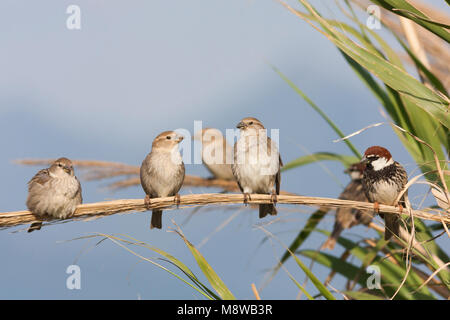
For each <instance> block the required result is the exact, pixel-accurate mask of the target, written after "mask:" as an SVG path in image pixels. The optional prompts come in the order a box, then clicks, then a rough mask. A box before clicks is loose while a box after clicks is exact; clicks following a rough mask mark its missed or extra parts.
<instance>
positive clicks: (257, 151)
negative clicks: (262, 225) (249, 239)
mask: <svg viewBox="0 0 450 320" xmlns="http://www.w3.org/2000/svg"><path fill="white" fill-rule="evenodd" d="M237 128H239V129H240V133H241V136H240V138H239V140H238V141H237V142H236V143H235V145H234V162H233V165H232V166H231V168H232V170H233V174H234V177H235V178H236V181H237V183H238V185H239V188H240V189H241V191H242V192H243V193H244V197H245V200H244V201H245V202H246V201H247V200H248V198H249V197H250V196H249V195H250V194H251V193H260V194H272V200H273V202H274V203H275V202H276V196H277V195H279V194H280V184H281V174H280V168H281V166H282V165H283V164H282V162H281V157H280V154H279V152H278V148H277V146H276V145H275V143H272V140H271V139H270V138H269V137H268V136H267V132H266V130H265V128H264V126H263V125H262V123H261V122H260V121H259V120H258V119H256V118H252V117H249V118H244V119H242V120H241V121H240V122H239V123H238V125H237ZM267 214H270V215H276V214H277V210H276V209H275V206H274V204H260V205H259V217H260V218H264V217H265V216H266V215H267Z"/></svg>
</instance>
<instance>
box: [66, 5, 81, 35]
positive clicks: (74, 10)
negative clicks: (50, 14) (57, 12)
mask: <svg viewBox="0 0 450 320" xmlns="http://www.w3.org/2000/svg"><path fill="white" fill-rule="evenodd" d="M66 13H67V14H68V15H69V16H68V17H67V19H66V27H67V29H69V30H80V29H81V9H80V7H79V6H77V5H75V4H71V5H70V6H68V7H67V9H66Z"/></svg>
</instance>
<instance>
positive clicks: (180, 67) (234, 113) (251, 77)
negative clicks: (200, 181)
mask: <svg viewBox="0 0 450 320" xmlns="http://www.w3.org/2000/svg"><path fill="white" fill-rule="evenodd" d="M434 2H435V3H437V2H439V1H434ZM313 3H315V4H316V5H317V7H318V8H319V10H321V11H322V12H323V13H324V14H326V15H328V16H330V17H335V18H341V16H340V15H339V14H338V12H337V10H336V8H335V7H334V6H333V5H331V4H330V5H326V3H329V2H326V1H314V2H313ZM70 4H77V5H79V6H80V8H81V27H82V28H81V30H68V29H67V28H66V19H67V17H68V15H67V14H66V13H65V11H66V8H67V6H68V5H70ZM0 12H1V14H0V15H1V19H0V39H2V50H1V51H0V70H2V72H1V76H0V132H1V139H0V150H2V152H1V157H0V170H1V172H2V175H1V176H2V179H1V180H0V194H2V195H3V196H2V201H1V204H2V208H1V210H0V211H15V210H22V209H25V199H26V193H27V189H26V183H27V182H28V180H29V179H30V178H31V177H32V176H33V175H34V173H35V172H36V171H37V170H38V169H40V168H38V167H23V166H17V165H15V164H13V163H12V161H13V160H15V159H19V158H53V157H60V156H66V157H69V158H72V159H96V160H108V161H119V162H125V163H128V164H133V165H138V164H140V163H141V161H142V159H143V158H144V157H145V155H146V154H147V153H148V152H149V150H150V147H151V142H152V140H153V138H154V137H155V136H156V135H157V134H159V133H160V132H162V131H165V130H170V129H176V128H185V129H188V130H190V131H191V132H192V130H193V125H194V120H202V121H203V123H204V126H210V127H217V128H219V129H221V130H223V131H225V129H226V128H234V126H235V125H236V123H237V122H238V121H239V120H240V119H241V118H243V117H245V116H255V117H257V118H259V119H260V120H261V121H262V122H263V123H264V124H265V126H266V127H267V128H278V129H280V151H281V153H282V157H283V160H284V162H285V163H286V162H288V161H290V160H293V159H295V158H296V157H299V156H301V155H305V154H307V153H309V152H317V151H330V152H338V153H346V154H349V151H348V150H347V148H346V147H345V145H344V144H343V143H333V139H335V138H336V136H335V134H334V132H333V131H332V130H331V129H330V128H329V127H328V126H326V125H325V124H324V122H323V121H322V120H321V119H320V118H319V116H318V115H317V114H316V113H314V111H312V110H311V109H310V108H309V107H308V105H307V104H306V103H305V102H304V101H303V100H301V99H300V98H299V97H298V96H297V95H296V94H295V92H293V91H292V89H290V88H289V87H288V86H287V84H286V83H285V82H283V81H282V80H281V79H280V77H279V76H278V75H277V74H276V73H275V72H274V71H273V70H272V68H271V66H270V65H274V66H276V67H277V68H279V69H280V70H281V71H282V72H283V73H284V74H285V75H286V76H288V77H289V78H290V79H291V80H292V81H294V82H295V83H296V84H297V85H298V86H299V87H300V88H301V89H302V90H304V91H305V93H307V94H308V95H309V96H310V98H312V99H313V100H314V101H315V102H316V103H317V104H318V105H319V106H321V107H322V108H323V109H324V111H325V112H326V113H327V114H328V115H329V116H330V117H331V118H332V119H333V120H334V121H335V122H336V123H337V124H338V125H339V126H340V128H341V129H342V131H343V132H345V133H350V132H353V131H356V130H358V129H360V128H362V127H364V126H366V125H368V124H371V123H374V122H380V121H384V118H383V117H382V115H381V114H380V112H379V109H380V106H379V105H378V102H377V101H376V100H375V99H374V98H373V97H372V96H371V94H370V93H369V91H368V90H367V89H366V88H365V86H364V85H363V84H362V83H361V82H360V81H359V80H358V78H357V77H356V76H355V75H354V74H353V72H352V71H351V70H350V68H349V67H348V66H347V65H346V63H345V61H344V60H343V59H342V57H341V55H340V54H339V52H338V51H337V50H336V49H335V48H334V47H333V46H332V45H331V44H330V43H329V42H328V40H326V39H325V38H324V37H323V36H321V35H320V34H319V33H318V32H317V31H315V30H314V29H312V28H311V27H310V26H308V25H307V24H306V23H304V22H303V21H301V20H299V18H297V17H295V16H293V15H292V14H290V13H289V12H288V11H287V10H286V9H284V8H283V7H282V6H281V5H279V4H278V3H277V2H276V1H270V0H261V1H254V0H246V1H237V0H231V1H226V2H224V1H189V2H186V1H132V2H125V1H92V0H91V1H58V2H57V3H56V2H54V1H48V0H41V1H39V2H37V1H35V2H29V1H17V0H14V1H12V0H11V1H9V0H8V1H2V2H1V3H0ZM380 32H381V33H382V34H383V35H384V34H385V33H384V31H383V30H381V31H380ZM352 142H353V143H354V144H355V145H356V146H357V147H358V148H359V150H360V151H364V149H365V148H366V147H368V146H369V145H373V144H381V145H384V146H385V147H387V148H388V149H390V150H391V151H392V153H393V156H394V158H395V159H396V160H398V161H400V162H402V163H404V164H405V165H406V168H407V169H408V171H409V172H410V171H411V170H412V169H413V168H414V166H413V162H412V159H411V158H410V157H409V155H408V154H407V153H406V152H405V150H404V148H403V147H402V146H401V144H400V143H399V141H398V140H397V139H396V138H395V134H393V133H392V131H391V129H390V128H388V127H380V128H376V129H372V130H369V131H367V132H365V133H364V134H362V135H359V136H357V137H355V138H354V139H352ZM342 171H343V168H342V167H341V166H340V165H339V164H335V163H323V164H321V165H317V164H315V165H311V166H308V167H304V168H299V169H294V170H291V171H288V172H286V173H285V174H284V175H283V178H282V189H284V190H289V191H291V192H296V193H299V194H305V195H311V196H330V197H335V196H337V195H338V194H339V193H340V191H341V185H345V184H346V183H347V181H348V180H347V177H346V176H345V175H344V173H343V172H342ZM330 172H331V173H332V175H334V176H335V179H336V180H338V181H339V182H340V183H337V182H336V181H335V179H334V178H332V177H331V176H330ZM76 173H77V175H78V176H79V177H82V172H81V171H80V170H77V171H76ZM187 173H188V174H196V175H204V176H207V175H208V173H207V171H206V170H205V169H204V168H203V167H202V166H201V165H188V166H187ZM82 185H83V198H84V202H85V203H88V202H96V201H102V200H106V199H121V198H140V197H144V193H143V191H142V190H141V188H140V187H133V188H129V189H126V190H121V191H118V192H115V193H109V192H106V191H105V190H104V189H102V187H103V186H104V182H101V183H96V182H88V181H83V180H82ZM212 191H218V190H211V189H205V188H184V189H183V190H182V193H184V194H186V193H203V192H212ZM279 208H280V212H279V217H280V221H279V222H277V223H274V224H271V225H270V226H267V228H268V230H270V231H271V232H274V233H275V234H277V236H279V238H280V239H281V240H282V241H283V242H284V243H285V244H288V243H290V241H291V240H292V239H293V238H294V237H295V235H296V234H297V232H298V230H299V229H301V228H302V227H303V226H304V223H305V221H306V219H307V217H308V215H307V214H305V212H309V211H311V210H310V209H308V208H304V207H300V208H294V207H287V206H281V205H280V206H279ZM240 209H242V206H236V207H232V208H231V207H230V208H226V209H224V208H221V207H211V208H208V209H207V210H201V211H200V212H198V213H197V214H195V216H194V217H193V218H192V219H191V220H190V221H189V223H187V224H185V225H183V226H182V229H183V232H184V234H185V235H186V236H187V238H188V239H189V240H190V241H191V242H192V243H194V244H199V243H201V242H202V240H204V239H205V237H207V236H208V235H210V234H211V233H212V232H213V231H214V230H215V229H216V228H217V227H218V226H219V225H220V224H221V223H222V222H223V221H225V220H226V219H227V218H228V217H229V216H230V215H231V214H233V213H235V212H236V211H237V210H240ZM190 212H191V210H189V209H185V210H171V211H167V215H166V214H165V215H164V216H163V227H164V229H163V230H162V231H156V230H152V231H150V230H149V228H148V226H149V221H150V213H148V212H147V213H136V214H128V215H114V216H111V217H108V218H102V219H98V220H93V221H88V222H69V223H64V224H58V225H53V226H49V227H45V228H43V231H41V232H33V233H32V234H28V233H26V232H24V230H25V229H24V228H15V229H8V230H3V231H0V250H1V252H2V254H3V259H2V263H1V267H0V271H1V272H0V298H3V299H5V298H32V299H37V298H42V299H49V298H57V299H77V298H85V299H92V298H105V299H108V298H112V299H138V298H142V299H185V298H186V299H200V298H201V297H200V296H199V295H198V294H196V293H194V292H193V291H192V289H190V288H188V287H186V286H185V285H183V284H182V283H181V282H179V280H176V279H175V278H173V277H171V276H170V275H168V274H167V273H165V272H164V271H162V270H160V269H157V268H156V267H154V266H153V265H151V264H149V263H147V262H143V261H140V260H139V259H138V258H136V257H134V256H132V255H131V254H129V253H128V252H126V251H125V250H123V249H121V248H120V247H118V246H117V245H114V244H112V243H103V244H101V245H99V246H94V245H95V242H88V241H86V240H76V241H71V242H66V240H71V239H74V238H77V237H80V236H84V235H89V234H92V233H93V232H101V233H106V234H112V233H123V234H128V235H131V236H133V237H135V238H137V239H139V240H142V241H145V242H148V243H149V244H151V245H153V246H156V247H159V248H161V249H163V250H165V251H167V252H169V253H171V254H172V255H174V256H176V257H177V258H179V259H180V260H182V261H183V262H185V263H186V264H187V265H189V266H190V267H192V269H193V270H194V271H196V272H197V273H198V274H199V271H198V268H197V267H196V265H195V261H194V260H193V259H192V257H191V255H190V253H189V251H188V250H187V248H186V247H185V246H184V244H183V242H182V240H181V239H180V238H179V237H178V236H177V235H175V234H174V233H170V232H166V231H167V227H168V226H171V222H170V219H173V220H174V221H175V222H176V223H177V224H182V223H183V222H184V221H185V220H186V218H187V217H188V216H189V213H190ZM269 220H270V219H269ZM266 222H267V221H259V219H257V213H256V211H255V210H251V209H249V208H247V209H245V208H244V209H242V210H241V212H240V213H239V214H238V216H237V217H236V218H234V219H233V220H232V221H231V223H230V224H228V225H227V226H226V227H225V228H224V229H223V230H222V231H220V232H218V233H216V234H214V235H213V236H212V237H211V238H210V240H209V241H208V242H207V243H206V244H205V245H204V246H203V247H202V248H201V252H202V253H203V254H204V256H205V257H206V259H207V260H208V261H209V262H210V264H211V265H212V267H213V268H214V269H215V270H216V271H217V272H218V274H219V275H220V276H221V277H222V279H223V280H224V282H225V283H226V284H227V285H228V287H229V288H230V289H231V291H232V292H233V293H234V294H235V296H237V297H238V298H242V299H251V298H253V295H252V292H251V289H250V284H251V283H252V282H254V283H255V284H256V285H260V284H262V282H263V280H264V272H265V271H267V269H268V268H270V267H272V266H273V265H274V264H275V263H276V261H277V260H276V259H277V257H279V256H280V254H281V253H282V252H283V250H282V248H281V247H280V246H279V245H278V244H276V243H275V244H274V245H273V246H272V245H271V244H270V243H269V242H264V243H262V244H261V240H262V239H263V238H264V234H263V233H262V232H261V231H260V230H258V229H256V228H255V227H254V225H255V224H259V223H266ZM332 224H333V216H332V215H330V216H329V217H327V219H325V221H324V222H323V223H322V224H321V227H322V228H325V229H328V230H330V229H331V228H332ZM366 232H370V231H368V230H366V229H365V228H364V227H358V228H355V229H354V230H351V231H350V232H349V236H350V237H353V239H357V238H358V235H363V234H366ZM323 241H324V238H323V237H321V236H318V235H317V236H314V237H312V238H311V239H310V240H309V241H308V242H307V243H306V244H305V248H313V249H316V248H318V247H319V246H320V244H321V243H322V242H323ZM339 250H340V249H336V252H339ZM141 252H142V251H141ZM146 254H147V256H149V257H153V256H154V255H153V254H151V253H146ZM74 263H76V264H78V265H79V266H80V268H81V272H82V289H81V290H68V289H67V288H66V286H65V283H66V282H65V281H66V278H67V276H68V275H67V274H66V273H65V270H66V268H67V266H69V265H71V264H74ZM287 266H288V268H289V270H290V272H292V274H293V275H294V276H295V277H297V279H303V277H304V275H303V274H302V273H301V272H299V271H298V270H297V269H298V268H297V267H296V266H295V265H293V264H291V263H288V264H287ZM314 272H315V273H316V274H317V275H318V276H319V277H320V278H321V279H324V278H325V277H326V274H327V273H326V269H324V268H321V267H320V266H315V267H314ZM339 284H341V285H342V282H340V280H339V278H337V282H336V286H338V285H339ZM308 288H311V287H308ZM261 295H262V297H263V298H267V299H270V298H271V299H294V298H295V297H296V295H297V289H296V288H295V286H294V285H293V284H292V282H291V281H290V280H289V278H288V277H287V276H286V274H284V273H283V272H280V273H279V274H278V275H277V277H276V279H275V280H274V281H272V282H271V283H270V284H269V285H268V286H267V287H266V288H264V290H263V291H262V292H261Z"/></svg>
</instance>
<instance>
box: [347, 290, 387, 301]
mask: <svg viewBox="0 0 450 320" xmlns="http://www.w3.org/2000/svg"><path fill="white" fill-rule="evenodd" d="M342 293H343V294H345V295H346V296H349V297H350V298H352V299H355V300H384V299H383V298H382V297H380V296H376V295H374V294H370V293H366V292H360V291H343V292H342Z"/></svg>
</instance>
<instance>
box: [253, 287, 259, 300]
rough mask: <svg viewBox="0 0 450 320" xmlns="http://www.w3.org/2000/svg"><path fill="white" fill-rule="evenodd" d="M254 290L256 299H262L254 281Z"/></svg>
mask: <svg viewBox="0 0 450 320" xmlns="http://www.w3.org/2000/svg"><path fill="white" fill-rule="evenodd" d="M252 291H253V294H254V295H255V298H256V300H261V297H260V296H259V292H258V289H256V286H255V284H254V283H252Z"/></svg>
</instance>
